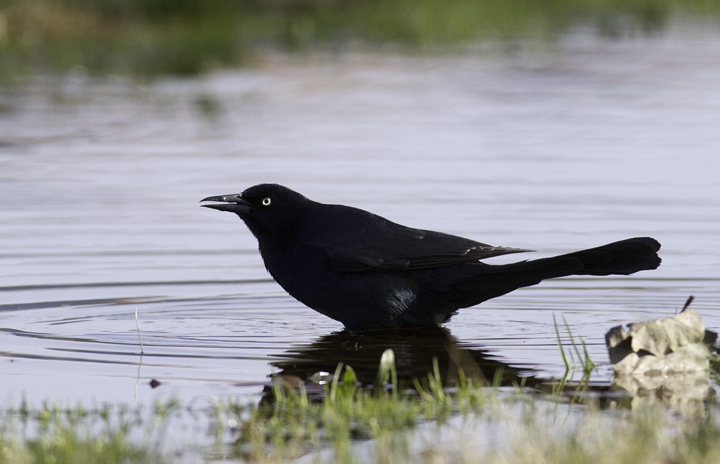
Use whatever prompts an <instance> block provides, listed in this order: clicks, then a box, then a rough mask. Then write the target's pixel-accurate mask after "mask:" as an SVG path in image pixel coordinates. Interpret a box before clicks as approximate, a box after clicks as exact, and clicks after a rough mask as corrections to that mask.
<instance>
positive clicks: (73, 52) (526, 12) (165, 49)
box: [0, 0, 720, 77]
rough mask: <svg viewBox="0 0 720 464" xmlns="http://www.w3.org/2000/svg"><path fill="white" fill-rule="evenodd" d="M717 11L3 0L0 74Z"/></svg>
mask: <svg viewBox="0 0 720 464" xmlns="http://www.w3.org/2000/svg"><path fill="white" fill-rule="evenodd" d="M718 13H720V0H685V1H683V2H679V1H677V0H629V1H627V0H625V1H621V0H545V1H542V2H537V1H529V0H482V1H478V0H412V1H410V0H354V1H346V0H203V1H194V0H124V1H118V0H0V74H1V75H4V76H6V77H7V76H11V75H17V74H21V73H27V72H33V71H37V70H38V69H40V70H67V69H73V68H75V69H77V68H82V69H83V70H85V71H87V72H91V73H96V74H102V73H118V72H120V73H130V74H135V75H157V74H180V75H192V74H197V73H200V72H203V71H205V70H208V69H211V68H213V67H217V66H228V65H236V64H240V63H243V62H244V61H245V60H246V59H247V58H248V57H249V56H252V55H253V54H254V53H257V52H258V51H261V50H264V49H266V48H267V47H268V46H271V47H280V48H282V49H286V50H299V49H306V48H308V47H310V46H318V45H319V46H322V47H331V48H335V47H341V48H342V47H345V46H346V45H348V44H354V43H358V42H360V43H363V44H366V45H379V46H383V45H386V44H392V45H394V46H398V45H399V46H404V47H413V48H415V47H420V48H424V47H437V46H447V45H453V44H462V43H468V42H473V41H477V40H482V39H488V38H491V39H513V38H533V37H534V38H544V39H547V38H550V37H553V36H555V35H557V34H558V33H562V32H563V31H565V30H567V29H569V28H571V27H573V26H577V25H578V24H583V25H585V24H590V25H593V26H595V27H596V28H597V29H598V30H599V31H601V32H602V33H604V34H609V35H622V34H626V33H632V32H635V31H645V32H648V31H658V30H661V29H662V28H663V27H664V25H665V24H666V23H667V22H668V21H669V20H670V19H671V18H674V17H678V16H712V17H717V16H718Z"/></svg>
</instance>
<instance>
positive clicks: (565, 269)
mask: <svg viewBox="0 0 720 464" xmlns="http://www.w3.org/2000/svg"><path fill="white" fill-rule="evenodd" d="M659 249H660V243H658V241H657V240H655V239H653V238H650V237H636V238H629V239H627V240H621V241H619V242H614V243H609V244H607V245H603V246H599V247H597V248H590V249H587V250H582V251H576V252H573V253H568V254H566V255H560V256H553V257H551V258H542V259H536V260H533V261H522V262H519V263H512V264H504V265H498V266H488V268H489V269H485V272H483V275H482V276H477V278H475V279H472V282H471V281H466V282H464V283H463V284H461V286H465V285H467V286H468V287H469V286H473V285H474V286H475V290H474V295H475V296H479V295H482V300H481V301H477V300H475V301H464V302H458V303H460V306H459V307H466V306H471V305H475V304H478V303H481V302H482V301H485V300H489V299H490V298H495V297H498V296H500V295H504V294H506V293H508V292H511V291H513V290H515V289H517V288H520V287H528V286H530V285H535V284H538V283H540V281H542V280H545V279H552V278H555V277H565V276H570V275H595V276H604V275H613V274H620V275H629V274H633V273H635V272H638V271H644V270H650V269H656V268H657V267H658V266H659V265H660V261H661V260H660V257H659V256H658V255H657V251H658V250H659ZM478 285H480V286H481V287H483V288H482V291H480V292H478V289H477V286H478ZM468 290H470V288H468ZM461 294H465V295H467V296H468V297H469V299H471V298H472V297H471V296H470V295H472V294H473V292H472V291H470V292H461Z"/></svg>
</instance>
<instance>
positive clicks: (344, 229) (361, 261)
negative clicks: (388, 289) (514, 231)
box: [317, 213, 532, 272]
mask: <svg viewBox="0 0 720 464" xmlns="http://www.w3.org/2000/svg"><path fill="white" fill-rule="evenodd" d="M353 219H359V220H355V221H351V222H353V223H354V224H352V227H348V226H349V225H350V224H348V223H345V224H343V225H342V226H339V225H338V227H337V228H335V227H333V228H331V232H330V234H331V236H332V238H331V239H328V237H327V236H325V237H317V238H318V240H319V243H322V244H323V246H324V249H325V250H326V253H327V256H328V259H329V260H330V262H331V265H332V266H333V267H334V268H336V269H339V270H341V271H344V272H360V271H367V270H373V269H374V270H385V271H403V270H417V269H431V268H437V267H444V266H452V265H455V264H462V263H471V262H477V261H478V260H480V259H484V258H490V257H493V256H500V255H505V254H510V253H520V252H525V251H532V250H525V249H520V248H507V247H494V246H491V245H487V244H485V243H480V242H476V241H474V240H470V239H466V238H462V237H457V236H455V235H449V234H444V233H441V232H434V231H430V230H421V229H413V228H409V227H405V226H402V225H400V224H396V223H394V222H391V221H388V220H386V219H383V218H382V217H380V216H376V215H374V214H370V213H368V215H367V216H365V217H364V218H359V217H357V216H355V217H354V218H353ZM323 235H324V234H323ZM328 243H332V246H329V247H328V246H327V244H328Z"/></svg>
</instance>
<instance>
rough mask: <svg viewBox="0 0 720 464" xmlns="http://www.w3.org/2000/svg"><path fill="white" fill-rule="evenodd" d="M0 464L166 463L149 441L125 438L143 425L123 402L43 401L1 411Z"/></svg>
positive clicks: (137, 412) (137, 411)
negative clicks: (34, 405)
mask: <svg viewBox="0 0 720 464" xmlns="http://www.w3.org/2000/svg"><path fill="white" fill-rule="evenodd" d="M0 418H1V419H0V420H1V421H2V425H1V426H0V464H95V463H99V462H102V463H104V464H124V463H138V464H143V463H147V464H156V463H162V462H164V461H163V460H162V459H161V458H160V456H159V455H158V454H157V452H156V451H155V450H153V449H151V448H150V447H149V446H148V445H147V444H143V443H137V442H136V441H135V440H132V439H130V438H129V435H130V434H131V433H132V432H133V430H134V429H137V428H139V427H142V426H143V420H142V419H141V417H140V415H139V410H135V411H130V410H128V409H127V408H126V407H124V406H121V407H119V408H118V409H117V411H115V413H114V414H113V412H112V411H111V408H110V407H107V406H106V407H100V408H93V409H86V408H85V407H83V406H81V405H78V406H77V407H74V408H61V407H60V406H59V405H57V404H54V405H51V404H45V405H43V406H42V407H41V408H40V409H30V408H28V406H27V405H25V404H23V405H22V406H21V407H20V408H19V409H17V410H13V409H9V410H6V411H4V412H3V413H2V415H0Z"/></svg>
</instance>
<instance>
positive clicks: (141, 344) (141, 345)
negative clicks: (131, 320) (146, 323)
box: [135, 306, 145, 355]
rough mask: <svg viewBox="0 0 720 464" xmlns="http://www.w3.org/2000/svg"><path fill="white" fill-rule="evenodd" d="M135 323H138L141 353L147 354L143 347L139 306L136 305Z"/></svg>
mask: <svg viewBox="0 0 720 464" xmlns="http://www.w3.org/2000/svg"><path fill="white" fill-rule="evenodd" d="M135 324H136V325H137V330H138V337H140V354H141V355H142V354H145V350H144V349H143V342H142V333H140V321H138V316H137V306H135Z"/></svg>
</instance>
